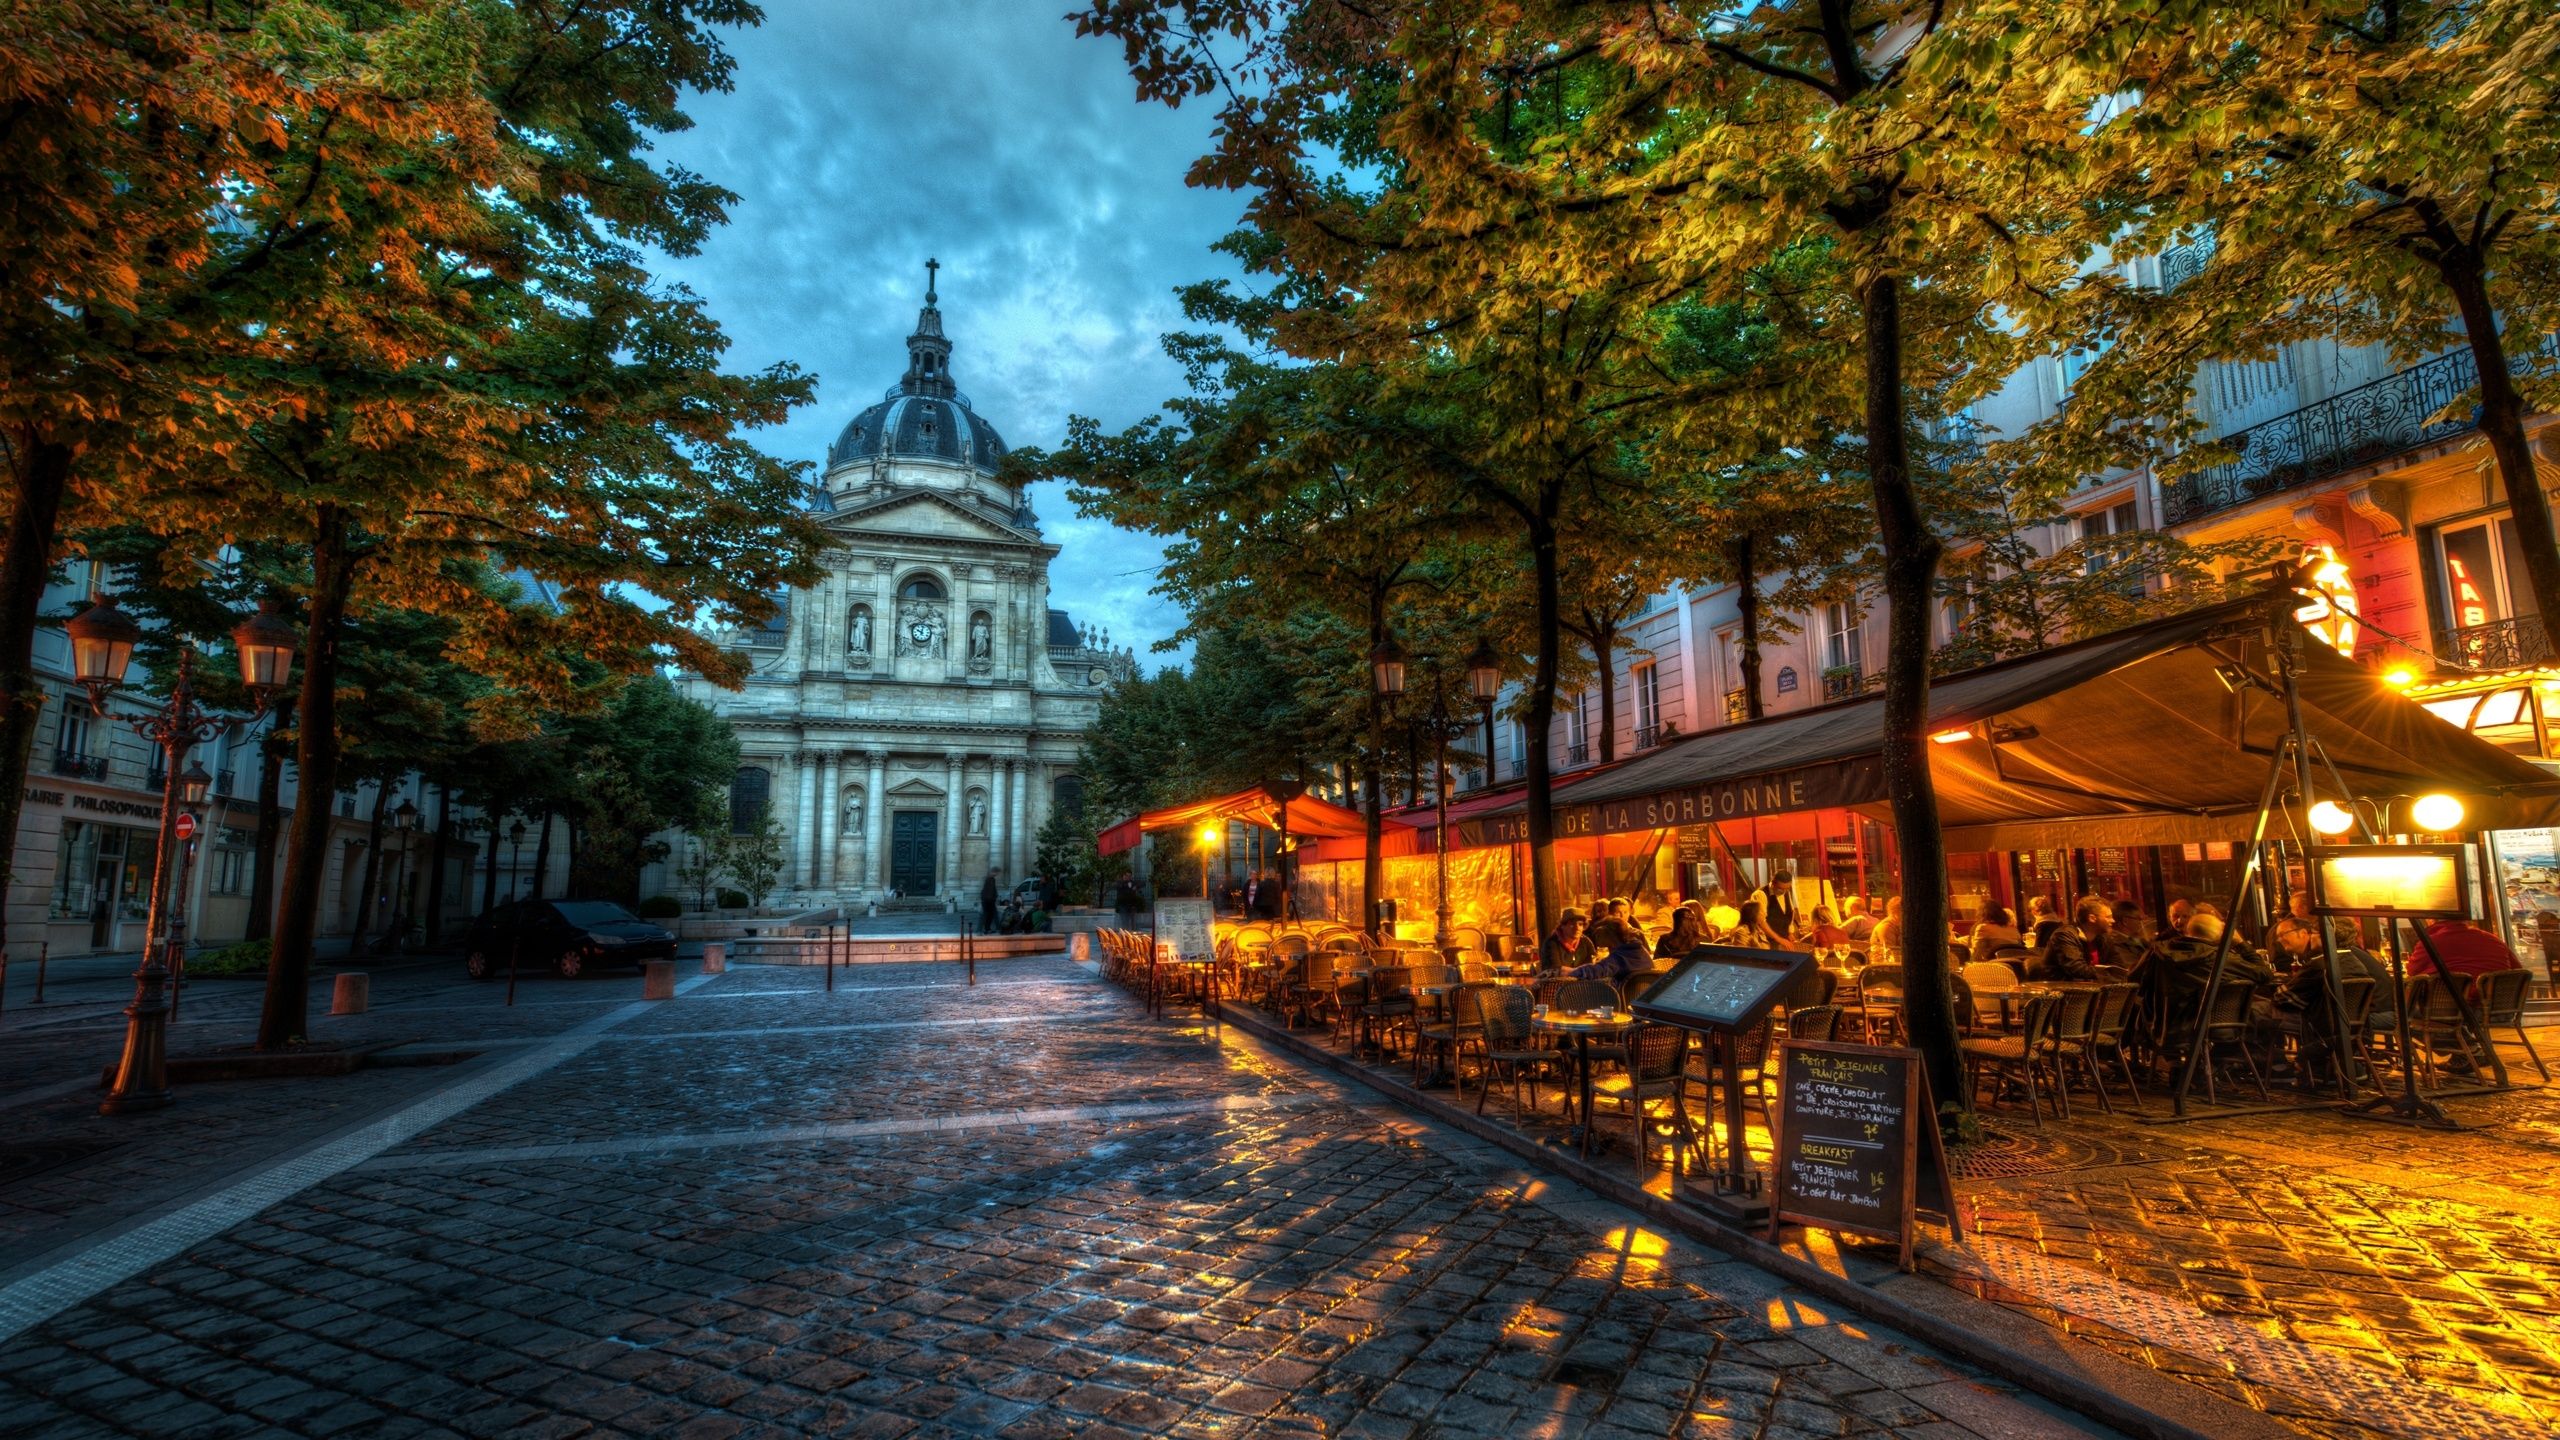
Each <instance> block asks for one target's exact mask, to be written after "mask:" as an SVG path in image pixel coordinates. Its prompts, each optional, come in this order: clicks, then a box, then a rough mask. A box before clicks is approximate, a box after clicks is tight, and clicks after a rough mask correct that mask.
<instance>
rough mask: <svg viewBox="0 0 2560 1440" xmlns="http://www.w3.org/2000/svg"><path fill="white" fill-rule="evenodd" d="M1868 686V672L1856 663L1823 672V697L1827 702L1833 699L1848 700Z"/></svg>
mask: <svg viewBox="0 0 2560 1440" xmlns="http://www.w3.org/2000/svg"><path fill="white" fill-rule="evenodd" d="M1866 688H1867V677H1866V674H1865V672H1864V671H1862V670H1860V669H1859V668H1858V667H1857V666H1855V665H1844V666H1841V667H1840V668H1838V669H1836V670H1825V671H1823V672H1822V698H1823V701H1824V703H1826V704H1827V703H1829V702H1831V701H1833V700H1846V699H1848V698H1849V697H1851V696H1853V695H1856V694H1857V693H1858V692H1860V691H1862V690H1864V689H1866Z"/></svg>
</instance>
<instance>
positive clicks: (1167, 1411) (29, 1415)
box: [0, 959, 2098, 1440]
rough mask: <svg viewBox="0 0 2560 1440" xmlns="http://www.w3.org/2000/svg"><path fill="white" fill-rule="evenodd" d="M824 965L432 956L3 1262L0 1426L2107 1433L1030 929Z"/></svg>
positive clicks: (342, 1431) (23, 1083)
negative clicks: (307, 1060) (377, 1085)
mask: <svg viewBox="0 0 2560 1440" xmlns="http://www.w3.org/2000/svg"><path fill="white" fill-rule="evenodd" d="M857 975H858V983H848V981H847V977H844V976H839V981H838V990H837V993H836V994H835V995H833V996H828V995H825V994H824V993H822V992H821V991H820V990H819V989H818V985H819V983H820V977H819V976H817V975H815V974H812V973H811V972H809V971H806V970H795V969H762V968H743V967H742V968H740V969H739V970H737V971H734V972H732V973H731V974H729V975H728V976H726V977H721V978H718V979H714V980H711V981H709V982H708V983H701V982H695V988H691V989H689V990H688V991H687V992H686V993H685V994H684V995H683V996H682V997H681V998H679V999H678V1000H676V1001H673V1002H663V1003H660V1004H658V1005H656V1006H653V1007H644V1006H641V1005H638V1004H628V1005H624V1004H614V1005H601V1004H595V1003H589V997H587V996H583V995H580V994H579V992H578V990H577V989H576V988H575V987H567V986H559V985H556V984H555V985H552V986H549V987H547V988H546V990H545V993H544V994H543V996H542V997H541V1000H542V1003H546V1004H551V1005H554V1006H555V1007H556V1009H555V1011H554V1012H553V1013H552V1014H550V1015H548V1016H544V1017H542V1022H541V1023H542V1024H544V1025H546V1026H548V1027H549V1028H544V1029H540V1030H534V1029H532V1028H530V1027H531V1026H532V1025H533V1023H534V1022H533V1021H531V1020H528V1019H527V1018H526V1017H525V1016H524V1015H522V1014H519V1015H518V1016H515V1017H506V1016H503V1015H498V1014H495V1013H494V1012H493V1011H492V1010H491V1009H490V1005H489V1000H488V998H487V997H488V996H489V994H490V992H489V991H487V990H486V989H485V988H473V987H451V986H442V985H436V984H430V983H429V982H428V981H426V980H425V979H423V978H422V979H421V980H420V981H419V982H418V985H417V988H416V993H415V994H413V995H406V997H405V999H404V995H401V994H395V995H394V996H392V997H391V1002H392V1003H389V1004H386V1005H382V1006H381V1007H380V1009H379V1010H378V1012H377V1015H376V1016H375V1017H373V1020H374V1023H375V1024H376V1025H378V1026H381V1027H382V1028H384V1029H385V1030H386V1032H387V1031H388V1030H389V1029H391V1028H395V1027H396V1023H397V1018H398V1016H399V1015H400V1013H401V1011H402V1009H403V1007H404V1005H406V1006H407V1007H408V1009H409V1016H408V1019H409V1022H410V1026H411V1028H412V1029H415V1028H417V1024H418V1023H419V1022H421V1021H423V1020H424V1019H426V1018H428V1017H429V1015H430V1012H431V1011H432V1014H433V1016H434V1017H435V1018H436V1019H437V1020H438V1022H439V1028H440V1029H441V1031H442V1032H443V1033H444V1034H446V1035H464V1036H470V1035H477V1034H479V1033H480V1031H479V1029H478V1026H479V1022H480V1021H481V1020H484V1019H486V1020H488V1021H489V1023H490V1024H491V1026H492V1027H494V1031H493V1034H494V1038H493V1039H491V1041H490V1043H489V1048H488V1049H487V1051H486V1053H485V1054H483V1055H482V1056H481V1057H480V1058H479V1059H476V1060H473V1061H470V1062H467V1063H465V1064H462V1065H459V1066H454V1067H448V1068H442V1069H427V1070H405V1071H392V1072H384V1073H385V1074H387V1075H391V1076H395V1077H404V1078H405V1079H406V1080H407V1082H408V1083H409V1084H410V1085H411V1086H412V1087H413V1088H411V1089H410V1090H408V1091H407V1092H405V1095H404V1096H403V1097H399V1098H393V1099H391V1100H388V1101H383V1102H380V1103H379V1104H376V1103H375V1102H371V1101H367V1102H363V1104H365V1105H371V1106H373V1108H372V1109H371V1110H370V1111H369V1112H368V1113H367V1114H365V1115H363V1116H360V1117H358V1118H359V1119H361V1120H362V1122H363V1123H362V1124H359V1125H356V1126H354V1127H353V1128H351V1129H349V1130H347V1131H346V1133H344V1134H342V1135H340V1136H338V1137H336V1138H334V1139H331V1140H328V1141H327V1142H326V1143H324V1144H321V1145H318V1146H316V1147H313V1148H312V1149H311V1150H310V1151H309V1152H307V1153H305V1154H302V1155H299V1156H297V1157H295V1158H294V1159H293V1160H292V1161H291V1162H290V1163H286V1164H281V1165H279V1164H274V1163H271V1162H269V1161H267V1160H264V1159H257V1160H253V1161H252V1162H251V1163H250V1164H249V1165H248V1166H247V1167H245V1168H244V1169H241V1170H238V1171H236V1172H235V1173H231V1174H228V1175H221V1176H214V1175H210V1173H209V1171H210V1167H208V1170H207V1171H206V1172H200V1174H199V1181H200V1183H199V1185H198V1187H197V1191H196V1198H193V1199H191V1200H188V1201H186V1202H184V1203H183V1204H179V1205H176V1206H170V1205H163V1206H162V1207H160V1209H158V1210H156V1211H154V1212H152V1213H150V1214H148V1215H139V1214H137V1216H136V1217H135V1218H136V1219H137V1220H139V1221H141V1222H142V1223H139V1224H138V1225H133V1226H128V1227H126V1228H125V1229H123V1230H122V1231H121V1232H116V1231H113V1230H111V1229H110V1228H108V1227H98V1228H95V1229H92V1230H91V1231H89V1232H87V1234H86V1236H85V1238H84V1242H83V1243H85V1245H86V1248H85V1249H82V1250H80V1251H79V1252H78V1253H77V1254H76V1255H75V1256H73V1257H72V1258H70V1259H68V1260H66V1259H65V1258H64V1256H63V1254H62V1252H61V1251H60V1250H59V1249H58V1248H57V1250H56V1252H55V1253H54V1254H53V1255H52V1256H51V1257H50V1258H49V1259H48V1260H47V1261H46V1262H44V1264H45V1268H43V1269H39V1270H31V1269H30V1268H29V1267H28V1266H26V1265H21V1266H19V1268H18V1269H17V1271H15V1272H14V1273H10V1274H5V1275H0V1341H5V1342H6V1343H5V1344H0V1433H5V1434H8V1435H12V1436H15V1435H43V1436H55V1435H59V1436H64V1437H70V1436H89V1435H118V1434H120V1435H134V1436H154V1437H158V1436H206V1437H220V1436H232V1435H253V1434H255V1435H263V1434H299V1435H363V1436H388V1437H398V1436H414V1435H447V1434H460V1435H470V1436H498V1435H505V1436H567V1435H578V1434H589V1433H593V1434H599V1435H684V1436H729V1435H745V1434H757V1435H797V1434H846V1435H859V1436H866V1437H883V1440H892V1437H904V1436H917V1437H938V1436H958V1435H999V1436H1005V1437H1010V1440H1046V1437H1066V1436H1083V1437H1094V1440H1116V1437H1124V1436H1135V1435H1174V1436H1186V1437H1219V1436H1271V1437H1284V1436H1286V1437H1295V1436H1310V1437H1312V1436H1324V1435H1356V1436H1373V1437H1380V1440H1403V1437H1425V1436H1428V1437H1434V1440H1439V1437H1448V1440H1459V1437H1472V1436H1554V1437H1583V1436H1587V1437H1592V1440H1621V1437H1633V1436H1682V1437H1689V1436H1697V1437H1707V1436H1740V1435H1749V1436H1759V1437H1769V1440H1787V1437H1796V1436H1806V1435H1844V1434H1856V1435H1869V1434H1873V1435H1903V1436H1913V1437H1932V1440H1959V1437H1964V1436H1968V1435H1979V1436H1985V1437H2005V1436H2042V1435H2071V1434H2088V1433H2098V1432H2093V1431H2092V1430H2090V1429H2089V1428H2088V1427H2087V1425H2086V1424H2085V1422H2081V1421H2079V1420H2077V1419H2076V1418H2074V1417H2071V1416H2066V1415H2063V1414H2060V1413H2057V1412H2055V1411H2053V1410H2052V1409H2050V1408H2048V1407H2045V1406H2043V1405H2041V1404H2040V1403H2039V1402H2036V1401H2033V1400H2031V1399H2028V1398H2024V1397H2020V1396H2017V1395H2015V1394H2012V1393H2010V1392H2008V1391H2007V1390H2006V1389H2004V1388H2003V1387H2001V1386H1998V1385H1996V1384H1993V1383H1990V1382H1987V1381H1985V1380H1983V1379H1981V1378H1980V1377H1978V1376H1976V1375H1974V1374H1972V1373H1970V1372H1968V1371H1967V1370H1965V1369H1964V1368H1962V1367H1960V1366H1957V1365H1954V1364H1952V1363H1950V1362H1948V1361H1946V1360H1944V1359H1942V1358H1940V1357H1937V1356H1935V1355H1933V1354H1931V1353H1930V1352H1928V1351H1927V1350H1926V1349H1925V1348H1923V1347H1921V1346H1919V1345H1917V1344H1915V1343H1913V1342H1912V1341H1910V1340H1909V1339H1907V1338H1905V1337H1902V1336H1898V1335H1895V1334H1893V1333H1891V1332H1888V1331H1884V1330H1881V1329H1880V1328H1878V1327H1875V1326H1871V1325H1865V1324H1862V1323H1852V1322H1851V1321H1848V1320H1844V1319H1842V1318H1840V1317H1837V1316H1833V1315H1827V1314H1825V1313H1823V1312H1822V1311H1821V1310H1820V1309H1819V1308H1817V1307H1816V1306H1815V1305H1814V1304H1812V1303H1811V1302H1810V1301H1808V1300H1807V1299H1806V1298H1805V1297H1803V1296H1801V1295H1798V1294H1795V1293H1793V1292H1790V1291H1789V1290H1787V1289H1786V1288H1785V1287H1784V1286H1782V1285H1781V1284H1779V1283H1778V1282H1777V1281H1775V1280H1774V1279H1772V1278H1771V1277H1770V1276H1768V1275H1767V1274H1765V1273H1764V1272H1761V1271H1758V1270H1755V1269H1751V1268H1749V1267H1747V1266H1744V1265H1741V1264H1739V1263H1737V1262H1733V1261H1731V1260H1728V1259H1725V1258H1724V1257H1722V1256H1720V1255H1717V1254H1714V1253H1712V1252H1706V1251H1701V1250H1697V1249H1693V1248H1691V1247H1689V1246H1687V1245H1686V1244H1683V1243H1680V1242H1676V1241H1670V1240H1666V1239H1663V1238H1661V1237H1659V1236H1656V1235H1652V1234H1649V1233H1647V1232H1645V1231H1643V1230H1641V1229H1639V1228H1638V1227H1636V1226H1635V1225H1634V1224H1632V1223H1631V1222H1630V1219H1629V1217H1628V1215H1627V1214H1626V1212H1624V1211H1621V1210H1618V1209H1616V1208H1615V1207H1612V1206H1609V1205H1607V1204H1605V1203H1603V1202H1600V1201H1598V1200H1596V1199H1594V1198H1592V1197H1591V1196H1589V1195H1587V1194H1585V1193H1582V1192H1579V1191H1577V1190H1574V1189H1572V1188H1570V1187H1565V1186H1559V1185H1556V1184H1554V1183H1552V1182H1549V1181H1546V1180H1542V1179H1540V1178H1538V1177H1535V1176H1533V1175H1530V1174H1526V1173H1523V1172H1522V1171H1520V1170H1519V1169H1517V1168H1516V1167H1515V1166H1514V1165H1513V1164H1511V1162H1510V1161H1509V1159H1508V1157H1507V1156H1503V1155H1501V1154H1500V1153H1499V1152H1496V1151H1493V1150H1491V1149H1489V1148H1487V1147H1483V1146H1481V1145H1478V1144H1476V1143H1474V1142H1471V1141H1468V1140H1466V1139H1464V1138H1463V1137H1460V1136H1458V1135H1456V1134H1454V1133H1452V1132H1447V1131H1443V1130H1438V1129H1435V1128H1430V1127H1426V1126H1424V1125H1423V1124H1421V1123H1419V1122H1416V1121H1413V1120H1411V1119H1409V1118H1406V1117H1403V1116H1401V1115H1398V1114H1395V1113H1393V1112H1389V1111H1385V1110H1382V1109H1380V1108H1377V1107H1375V1106H1373V1105H1371V1104H1368V1103H1367V1102H1366V1101H1365V1099H1364V1097H1363V1096H1362V1095H1360V1094H1359V1093H1357V1092H1351V1091H1344V1090H1339V1089H1336V1088H1334V1086H1333V1085H1332V1084H1331V1083H1330V1082H1329V1081H1327V1080H1325V1079H1322V1078H1319V1077H1317V1076H1316V1075H1314V1074H1312V1073H1311V1072H1307V1071H1304V1070H1301V1069H1299V1068H1297V1067H1295V1066H1294V1065H1292V1064H1291V1063H1289V1062H1286V1061H1284V1060H1281V1059H1277V1058H1274V1057H1272V1056H1269V1055H1267V1054H1265V1053H1263V1052H1261V1051H1259V1050H1257V1049H1254V1048H1253V1047H1251V1046H1250V1045H1249V1044H1246V1043H1244V1042H1242V1041H1241V1039H1240V1038H1239V1037H1237V1036H1235V1035H1233V1034H1232V1033H1231V1032H1230V1033H1227V1034H1219V1033H1216V1032H1212V1031H1206V1030H1203V1029H1202V1028H1200V1027H1199V1026H1197V1025H1196V1024H1190V1023H1185V1022H1181V1021H1175V1022H1170V1023H1167V1022H1157V1021H1150V1020H1148V1019H1146V1018H1145V1017H1144V1016H1143V1015H1141V1014H1140V1013H1139V1011H1138V1010H1137V1008H1136V1007H1135V1006H1134V1005H1133V1004H1131V1003H1130V1002H1128V1001H1127V1000H1125V999H1124V998H1122V997H1120V996H1118V995H1117V994H1115V993H1113V992H1111V991H1109V990H1107V989H1105V988H1104V987H1102V986H1101V985H1100V984H1099V983H1098V982H1096V981H1094V980H1092V979H1091V978H1089V976H1088V974H1087V973H1086V972H1085V971H1083V970H1081V969H1079V968H1077V967H1074V966H1071V965H1069V964H1067V963H1066V962H1064V961H1061V960H1050V959H1040V960H1025V961H1016V962H1009V963H1006V964H1003V965H990V966H985V967H982V968H981V975H982V977H983V979H984V982H985V983H982V984H981V985H980V986H979V987H978V988H976V989H975V990H970V989H966V988H961V987H957V986H953V985H951V984H950V983H949V982H950V981H951V980H952V979H953V978H954V977H953V972H952V969H951V967H948V966H939V967H926V966H873V967H864V968H863V969H862V970H860V971H859V972H857ZM632 988H636V987H632ZM776 991H784V992H790V993H787V994H779V995H777V994H774V993H772V992H776ZM626 993H627V992H626ZM404 994H405V992H404ZM597 998H619V995H618V994H617V995H616V996H605V997H597ZM436 1007H441V1008H436ZM526 1008H527V1007H525V1006H519V1011H520V1012H521V1011H524V1010H525V1009H526ZM49 1043H50V1042H49ZM17 1055H18V1052H16V1051H14V1050H9V1051H0V1056H5V1057H6V1058H7V1060H8V1063H9V1064H10V1065H11V1066H12V1067H13V1068H19V1067H18V1059H17ZM32 1078H35V1077H29V1076H24V1075H19V1076H16V1077H14V1078H11V1079H8V1080H7V1081H6V1082H5V1083H0V1091H22V1090H24V1089H26V1088H28V1082H29V1080H30V1079H32ZM357 1078H358V1079H359V1080H361V1079H364V1078H365V1077H363V1076H359V1077H357ZM346 1083H347V1082H345V1081H329V1082H320V1081H288V1082H265V1084H266V1085H267V1087H268V1090H269V1093H273V1094H276V1095H280V1096H290V1097H297V1098H298V1099H299V1100H300V1101H301V1102H302V1103H309V1102H310V1101H311V1100H312V1099H314V1098H316V1097H317V1096H319V1095H320V1094H322V1093H323V1092H324V1091H325V1090H327V1089H328V1088H329V1087H332V1086H343V1085H345V1084H346ZM201 1088H202V1089H203V1090H205V1091H207V1092H211V1091H221V1090H230V1089H254V1088H256V1087H245V1086H244V1087H216V1086H207V1087H201ZM225 1106H236V1107H240V1108H250V1107H245V1106H241V1102H238V1101H235V1100H233V1099H231V1098H229V1097H226V1096H222V1095H214V1094H203V1095H192V1094H191V1095H190V1096H189V1097H188V1104H187V1105H186V1106H182V1107H179V1109H177V1110H173V1111H171V1112H165V1113H166V1114H168V1115H179V1114H182V1113H184V1112H185V1111H186V1110H187V1109H188V1108H190V1107H193V1108H195V1109H198V1110H201V1111H204V1112H207V1113H210V1112H212V1111H215V1110H220V1109H222V1108H224V1107H225ZM35 1108H37V1109H42V1108H43V1106H42V1105H41V1104H39V1105H37V1106H36V1107H35ZM359 1108H361V1106H360V1107H359ZM151 1123H152V1124H153V1125H155V1126H158V1125H159V1124H160V1122H159V1121H158V1120H157V1119H155V1120H154V1121H152V1122H151ZM151 1133H153V1134H154V1135H155V1136H156V1137H157V1138H159V1139H163V1140H173V1141H174V1140H175V1139H176V1138H177V1134H178V1127H177V1126H176V1125H174V1124H172V1125H169V1126H165V1127H162V1128H159V1129H157V1130H155V1131H153V1132H151ZM93 1163H94V1162H93ZM90 1168H91V1166H90V1165H78V1166H72V1167H65V1168H64V1169H62V1170H59V1171H55V1172H49V1173H51V1174H53V1175H54V1176H55V1177H57V1180H58V1183H60V1184H62V1185H65V1186H70V1185H72V1184H73V1183H74V1181H75V1180H76V1178H77V1177H79V1176H80V1175H82V1174H84V1173H85V1172H87V1171H88V1170H89V1169H90ZM214 1182H218V1183H214ZM99 1198H101V1199H102V1200H103V1199H106V1198H107V1197H104V1196H101V1197H99ZM66 1223H68V1222H66ZM52 1238H54V1239H56V1240H57V1241H58V1240H59V1238H60V1232H59V1231H57V1232H56V1233H55V1235H54V1236H53V1237H52ZM155 1247H156V1248H155Z"/></svg>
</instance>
